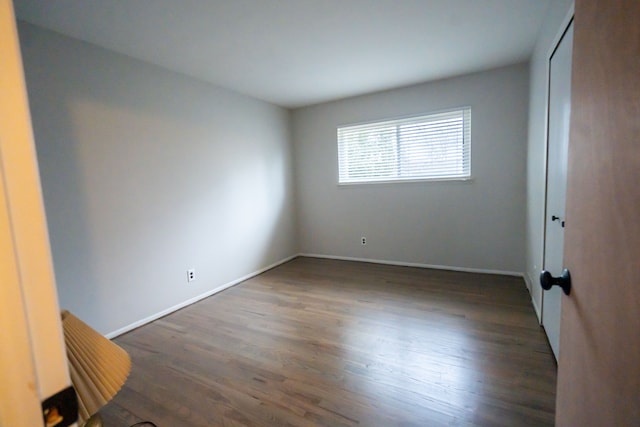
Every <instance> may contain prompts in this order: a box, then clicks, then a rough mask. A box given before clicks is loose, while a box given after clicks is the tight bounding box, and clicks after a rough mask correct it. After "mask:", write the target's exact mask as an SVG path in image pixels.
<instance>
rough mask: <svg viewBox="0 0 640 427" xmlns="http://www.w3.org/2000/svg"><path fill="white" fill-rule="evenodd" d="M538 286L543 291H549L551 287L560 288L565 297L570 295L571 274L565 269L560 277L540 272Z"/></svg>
mask: <svg viewBox="0 0 640 427" xmlns="http://www.w3.org/2000/svg"><path fill="white" fill-rule="evenodd" d="M540 286H542V289H544V290H545V291H548V290H549V289H551V287H552V286H560V287H561V288H562V290H563V291H564V293H565V295H569V294H570V293H571V274H569V270H567V269H566V268H565V269H564V270H562V274H561V275H560V276H558V277H553V276H552V275H551V273H549V272H548V271H546V270H542V273H540Z"/></svg>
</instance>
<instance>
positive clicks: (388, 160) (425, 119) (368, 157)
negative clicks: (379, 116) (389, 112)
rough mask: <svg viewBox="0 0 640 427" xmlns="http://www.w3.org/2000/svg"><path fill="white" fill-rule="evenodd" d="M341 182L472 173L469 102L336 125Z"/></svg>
mask: <svg viewBox="0 0 640 427" xmlns="http://www.w3.org/2000/svg"><path fill="white" fill-rule="evenodd" d="M338 171H339V179H338V182H339V183H340V184H351V183H360V182H386V181H402V180H426V179H468V178H470V177H471V108H469V107H466V108H463V109H459V110H455V111H447V112H442V113H436V114H429V115H426V116H421V117H411V118H406V119H399V120H388V121H382V122H375V123H368V124H362V125H353V126H344V127H339V128H338Z"/></svg>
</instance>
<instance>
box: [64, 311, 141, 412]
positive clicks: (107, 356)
mask: <svg viewBox="0 0 640 427" xmlns="http://www.w3.org/2000/svg"><path fill="white" fill-rule="evenodd" d="M61 315H62V327H63V330H64V342H65V344H66V347H67V359H68V360H69V374H70V375H71V382H72V383H73V386H74V388H75V389H76V393H77V395H78V410H79V414H78V415H79V417H80V425H82V424H83V423H84V421H86V420H87V419H88V418H89V417H90V416H91V415H92V414H94V413H96V412H98V410H99V409H100V408H102V407H103V406H104V405H105V404H106V403H107V402H109V400H111V399H112V398H113V396H115V395H116V393H117V392H118V391H119V390H120V388H121V387H122V386H123V385H124V383H125V381H126V380H127V377H128V376H129V372H130V371H131V358H130V357H129V355H128V354H127V352H126V351H124V350H123V349H122V348H121V347H120V346H118V345H117V344H115V343H114V342H112V341H111V340H109V339H107V338H105V337H104V336H102V335H101V334H99V333H98V332H97V331H95V330H94V329H92V328H91V327H90V326H89V325H87V324H86V323H84V322H83V321H81V320H80V319H78V318H77V317H76V316H74V315H73V314H71V313H70V312H68V311H63V312H62V314H61Z"/></svg>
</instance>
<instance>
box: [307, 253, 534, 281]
mask: <svg viewBox="0 0 640 427" xmlns="http://www.w3.org/2000/svg"><path fill="white" fill-rule="evenodd" d="M298 255H299V256H304V257H309V258H325V259H337V260H342V261H359V262H370V263H373V264H385V265H398V266H402V267H418V268H432V269H435V270H450V271H461V272H465V273H481V274H500V275H503V276H515V277H523V278H524V273H519V272H516V271H503V270H488V269H484V268H467V267H453V266H449V265H435V264H421V263H416V262H404V261H388V260H382V259H370V258H355V257H345V256H335V255H323V254H306V253H301V254H298Z"/></svg>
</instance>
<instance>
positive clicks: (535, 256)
mask: <svg viewBox="0 0 640 427" xmlns="http://www.w3.org/2000/svg"><path fill="white" fill-rule="evenodd" d="M571 4H572V1H571V0H556V1H553V2H551V4H550V5H549V10H548V11H547V16H546V18H545V20H544V23H543V26H542V28H541V29H540V34H539V35H538V40H537V42H536V46H535V50H534V53H533V57H532V59H531V63H530V92H529V137H528V143H527V212H526V223H527V228H526V278H527V286H528V287H529V290H530V292H531V299H532V301H533V305H534V308H535V310H536V313H537V315H538V318H540V314H541V312H540V309H541V308H542V288H540V285H539V282H538V275H539V274H540V270H541V269H542V249H543V243H544V228H543V227H544V223H543V222H544V197H545V162H546V139H547V135H546V129H547V128H546V123H547V86H548V81H547V63H548V60H549V57H548V55H549V54H550V49H551V47H552V44H553V42H554V38H555V37H556V35H557V34H558V32H559V31H560V27H561V25H562V21H563V19H564V18H565V17H566V16H567V13H568V11H569V8H570V7H571Z"/></svg>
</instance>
